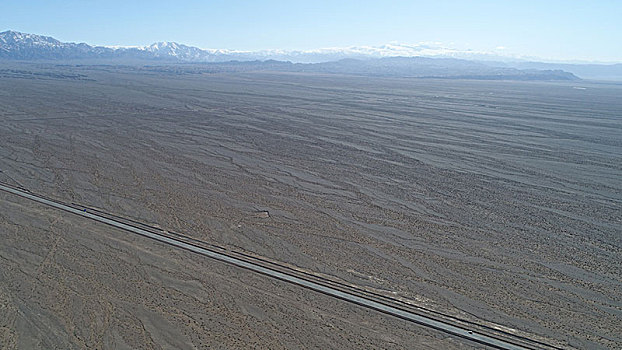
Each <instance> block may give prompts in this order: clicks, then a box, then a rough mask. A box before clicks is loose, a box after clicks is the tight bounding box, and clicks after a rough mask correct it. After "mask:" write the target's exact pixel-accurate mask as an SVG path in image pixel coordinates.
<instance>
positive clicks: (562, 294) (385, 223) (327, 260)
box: [0, 67, 622, 348]
mask: <svg viewBox="0 0 622 350" xmlns="http://www.w3.org/2000/svg"><path fill="white" fill-rule="evenodd" d="M58 69H60V70H62V69H65V70H67V69H68V68H58ZM72 71H77V72H79V73H80V74H84V75H85V76H87V77H88V79H90V80H70V79H60V78H59V79H37V80H30V79H23V78H16V77H14V78H11V77H5V78H3V79H1V80H0V106H1V107H0V118H2V120H3V122H2V123H1V125H0V140H2V141H1V142H2V144H1V145H2V147H0V170H2V173H0V178H1V180H2V181H7V182H10V181H14V182H13V183H19V184H21V185H23V186H26V187H28V188H30V189H32V190H33V191H36V192H40V193H45V194H48V195H52V196H55V197H57V198H61V199H63V200H68V201H71V200H74V201H76V202H79V203H88V204H91V205H94V206H97V207H101V208H105V209H106V210H109V211H112V212H116V213H121V214H124V215H127V216H131V217H135V218H139V219H141V220H145V221H148V222H152V223H156V224H159V225H160V226H162V227H165V228H169V229H172V230H177V231H182V232H185V233H188V234H191V235H194V236H196V237H199V238H201V239H206V240H210V241H213V242H217V243H219V244H223V245H227V246H230V247H235V248H238V249H244V250H248V251H252V252H255V253H258V254H262V255H264V256H268V257H271V258H274V259H278V260H281V261H285V262H288V263H292V264H295V265H298V266H301V267H305V268H308V269H311V270H314V271H319V272H323V273H327V274H330V275H334V276H337V277H339V278H342V279H345V280H348V281H351V282H353V283H357V284H360V285H364V286H368V287H370V288H376V289H378V290H384V291H388V292H392V293H396V294H397V295H400V296H403V297H406V298H409V299H412V300H415V301H416V302H418V303H420V304H421V305H425V306H427V307H430V308H434V309H436V310H439V311H443V312H447V313H453V314H457V315H460V316H461V317H468V318H471V319H474V320H478V321H480V322H490V323H498V324H502V325H505V326H507V327H509V328H512V329H517V330H520V331H523V332H526V333H530V334H533V335H536V336H541V337H543V338H545V339H548V340H550V341H554V342H559V343H561V344H565V345H567V346H571V347H580V348H616V347H619V346H620V345H621V344H622V338H620V334H622V329H621V327H620V323H621V322H620V319H621V315H622V304H621V303H622V282H621V279H622V278H621V276H622V271H621V266H620V258H621V256H622V255H621V253H622V238H621V237H622V235H621V229H620V227H621V224H622V210H621V208H622V207H621V201H622V176H621V174H622V165H621V164H622V156H621V155H622V137H621V136H620V135H622V117H621V115H620V111H621V110H622V100H620V99H619V96H620V95H621V93H622V87H621V86H619V85H611V84H598V83H585V82H579V83H576V82H575V83H572V84H568V83H563V84H562V83H518V82H481V81H480V82H478V81H442V80H407V79H381V78H363V77H337V76H313V75H292V74H267V73H262V74H253V73H246V74H213V75H200V74H188V75H176V74H164V73H161V72H160V73H158V72H151V73H146V72H140V73H137V72H133V71H123V69H112V68H109V67H108V68H106V67H103V68H101V67H100V68H89V67H82V68H74V69H72ZM576 87H581V88H585V89H577V88H576ZM258 210H267V211H269V213H270V217H269V218H266V217H261V216H258V215H256V212H257V211H258ZM76 254H77V253H76ZM192 263H194V262H192ZM245 278H246V277H245ZM249 278H250V277H249ZM241 280H242V279H241ZM292 295H295V293H293V294H292Z"/></svg>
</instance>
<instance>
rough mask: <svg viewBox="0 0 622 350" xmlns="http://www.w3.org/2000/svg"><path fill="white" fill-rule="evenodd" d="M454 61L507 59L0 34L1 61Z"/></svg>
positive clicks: (425, 48) (385, 49)
mask: <svg viewBox="0 0 622 350" xmlns="http://www.w3.org/2000/svg"><path fill="white" fill-rule="evenodd" d="M398 56H400V57H445V58H447V57H451V58H463V59H488V60H491V59H500V58H506V59H507V58H508V57H507V56H500V55H498V54H496V53H494V52H493V53H488V52H478V51H472V50H457V49H452V48H447V47H443V46H440V45H438V44H431V43H421V44H415V45H404V44H388V45H383V46H378V47H372V46H358V47H346V48H324V49H316V50H304V51H300V50H299V51H296V50H291V51H288V50H262V51H238V50H218V49H200V48H197V47H192V46H187V45H183V44H179V43H175V42H159V43H154V44H152V45H149V46H143V47H105V46H91V45H88V44H85V43H78V44H77V43H64V42H61V41H59V40H56V39H54V38H52V37H48V36H42V35H36V34H27V33H20V32H15V31H5V32H2V33H0V58H2V59H17V60H32V59H50V60H56V59H87V58H102V59H109V58H134V59H157V60H171V61H183V62H224V61H231V60H240V61H252V60H279V61H291V62H299V63H318V62H329V61H335V60H340V59H345V58H358V59H364V58H382V57H398Z"/></svg>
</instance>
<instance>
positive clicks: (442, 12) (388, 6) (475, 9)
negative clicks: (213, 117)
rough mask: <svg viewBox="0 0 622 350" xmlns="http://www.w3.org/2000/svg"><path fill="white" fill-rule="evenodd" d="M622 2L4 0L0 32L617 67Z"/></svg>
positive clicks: (106, 41)
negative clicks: (404, 48) (399, 46)
mask: <svg viewBox="0 0 622 350" xmlns="http://www.w3.org/2000/svg"><path fill="white" fill-rule="evenodd" d="M621 23H622V1H617V0H610V1H609V0H590V1H588V0H584V1H573V0H565V1H562V0H555V1H553V0H551V1H547V0H541V1H530V0H522V1H509V0H508V1H504V0H496V1H492V0H491V1H483V0H473V1H466V0H465V1H442V0H436V1H366V0H359V1H338V0H333V1H322V0H315V1H295V0H290V1H280V0H274V1H233V0H230V1H183V0H178V1H160V0H150V1H142V0H124V1H118V0H110V1H95V0H62V1H53V0H40V1H37V0H33V1H24V0H1V1H0V31H4V30H7V29H12V30H17V31H22V32H29V33H35V34H45V35H50V36H53V37H55V38H57V39H59V40H61V41H73V42H87V43H89V44H96V45H148V44H151V43H153V42H156V41H177V42H180V43H184V44H188V45H193V46H198V47H201V48H227V49H239V50H257V49H312V48H321V47H335V46H339V47H342V46H354V45H356V46H361V45H370V46H378V45H382V44H386V43H389V42H398V43H418V42H422V41H427V42H429V41H432V42H442V43H443V44H444V45H445V46H448V47H454V48H458V49H473V50H481V51H490V50H493V49H495V48H498V47H503V48H504V49H503V50H504V51H506V52H508V53H514V54H520V55H526V56H536V57H541V58H549V59H564V60H598V61H616V62H622V24H621Z"/></svg>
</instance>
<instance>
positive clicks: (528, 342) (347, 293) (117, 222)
mask: <svg viewBox="0 0 622 350" xmlns="http://www.w3.org/2000/svg"><path fill="white" fill-rule="evenodd" d="M0 190H2V191H5V192H8V193H11V194H14V195H17V196H20V197H23V198H27V199H30V200H32V201H35V202H38V203H41V204H45V205H47V206H50V207H54V208H56V209H60V210H64V211H66V212H69V213H72V214H75V215H80V216H82V217H86V218H89V219H92V220H95V221H98V222H100V223H104V224H107V225H110V226H114V227H116V228H119V229H122V230H125V231H129V232H132V233H135V234H139V235H141V236H144V237H147V238H151V239H154V240H157V241H159V242H162V243H165V244H169V245H172V246H175V247H178V248H181V249H185V250H188V251H191V252H194V253H197V254H200V255H203V256H207V257H210V258H213V259H216V260H219V261H222V262H226V263H228V264H232V265H235V266H237V267H241V268H244V269H248V270H251V271H254V272H257V273H260V274H263V275H266V276H270V277H272V278H276V279H279V280H282V281H285V282H289V283H293V284H296V285H298V286H301V287H304V288H307V289H311V290H314V291H316V292H320V293H323V294H325V295H329V296H331V297H335V298H338V299H341V300H344V301H347V302H350V303H354V304H357V305H360V306H362V307H366V308H369V309H373V310H376V311H379V312H382V313H385V314H389V315H392V316H395V317H399V318H401V319H404V320H407V321H410V322H414V323H417V324H419V325H422V326H425V327H429V328H433V329H436V330H438V331H441V332H444V333H447V334H451V335H454V336H457V337H460V338H463V339H468V340H470V341H474V342H477V343H480V344H483V345H486V346H489V347H492V348H497V349H511V350H518V349H561V348H559V347H557V346H554V345H551V344H547V343H544V342H542V341H540V340H537V339H532V338H529V337H526V336H522V335H519V334H515V333H511V332H507V331H504V330H502V329H498V328H495V327H491V326H487V325H483V324H479V323H476V322H472V321H469V320H465V319H460V318H457V317H454V316H451V315H446V314H443V313H440V312H437V311H434V310H429V309H426V308H423V307H420V306H417V305H413V304H411V303H409V302H408V301H406V300H403V299H399V298H396V297H391V296H388V295H383V294H381V293H378V292H375V291H372V290H369V289H365V288H362V287H359V286H356V285H353V284H349V283H346V282H344V281H340V280H337V279H335V278H331V277H330V276H324V275H320V274H317V273H313V272H310V271H305V270H303V269H300V268H297V267H295V266H290V265H287V264H284V263H281V262H278V261H274V260H271V259H266V258H265V257H261V256H256V255H253V254H249V253H247V252H241V251H235V250H231V249H227V248H225V247H222V246H218V245H214V244H211V243H209V242H205V241H202V240H198V239H195V238H192V237H190V236H188V235H184V234H181V233H176V232H171V231H167V230H164V229H162V228H159V227H155V226H153V225H149V224H146V223H142V222H139V221H136V220H133V219H130V218H125V217H122V216H119V215H115V214H111V213H107V212H105V211H102V210H100V209H97V208H93V207H89V206H84V205H81V204H76V203H63V202H61V201H58V200H56V199H53V198H49V197H46V196H43V195H39V194H35V193H32V192H31V191H29V190H28V189H25V188H22V187H16V186H12V185H9V184H6V183H2V182H0Z"/></svg>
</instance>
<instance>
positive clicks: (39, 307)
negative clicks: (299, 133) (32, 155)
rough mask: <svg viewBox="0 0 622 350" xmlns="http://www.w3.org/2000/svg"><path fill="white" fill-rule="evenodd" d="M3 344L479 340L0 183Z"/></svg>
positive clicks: (445, 345)
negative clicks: (31, 197)
mask: <svg viewBox="0 0 622 350" xmlns="http://www.w3.org/2000/svg"><path fill="white" fill-rule="evenodd" d="M0 213H2V214H0V232H2V236H1V237H2V248H1V250H0V261H1V262H2V265H1V267H0V278H1V281H2V282H3V283H2V284H1V285H0V348H2V349H30V350H34V349H253V348H257V349H259V348H261V349H264V348H265V349H309V348H311V349H329V348H334V349H346V348H353V349H354V348H356V349H380V348H393V349H405V348H410V347H412V344H417V347H418V348H422V349H440V348H442V349H471V348H476V347H477V345H476V344H475V345H474V344H470V343H468V342H465V341H464V340H460V341H458V340H457V339H454V338H451V337H448V336H447V335H445V334H443V333H438V332H435V331H432V330H428V329H426V328H422V327H418V326H415V325H413V324H410V323H409V322H406V321H402V320H400V319H397V318H392V317H387V316H385V315H383V314H380V313H377V312H373V311H368V310H366V309H362V308H360V307H357V306H355V305H352V304H348V303H344V302H341V301H339V300H335V299H332V298H330V297H327V296H324V295H322V294H319V293H314V292H311V291H308V290H305V289H302V288H299V287H295V286H292V285H290V284H287V283H284V282H280V281H277V280H274V279H269V278H265V277H263V276H261V275H257V274H255V273H252V272H248V271H245V270H241V269H238V268H234V267H230V266H228V265H226V264H223V263H219V262H216V261H214V260H211V259H206V258H203V257H200V256H197V255H196V254H192V253H189V252H186V251H180V250H172V249H171V248H170V246H167V245H163V244H159V243H156V242H154V241H151V240H148V239H146V238H141V237H138V236H135V235H131V234H128V233H127V232H124V231H119V230H117V229H114V228H111V227H109V226H106V225H102V224H98V223H95V222H92V221H90V220H87V219H84V218H80V217H77V216H74V215H71V214H66V213H65V214H62V215H59V213H58V211H56V210H54V209H50V208H46V207H44V206H41V205H39V204H36V203H33V202H31V201H28V200H23V199H19V198H15V196H12V195H9V194H6V193H0Z"/></svg>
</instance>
